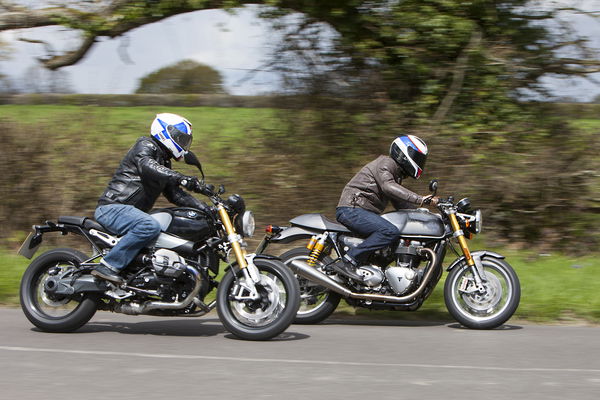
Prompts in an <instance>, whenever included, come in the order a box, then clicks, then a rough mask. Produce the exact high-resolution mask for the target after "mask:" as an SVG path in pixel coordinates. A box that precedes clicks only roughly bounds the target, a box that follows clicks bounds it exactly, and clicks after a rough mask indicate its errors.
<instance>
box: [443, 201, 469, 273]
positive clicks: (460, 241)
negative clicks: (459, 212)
mask: <svg viewBox="0 0 600 400" xmlns="http://www.w3.org/2000/svg"><path fill="white" fill-rule="evenodd" d="M448 217H449V218H450V224H451V225H452V230H453V231H454V237H456V238H457V239H458V244H460V248H461V249H462V252H463V254H464V255H465V259H466V260H467V264H469V266H471V267H472V266H474V265H475V260H473V257H472V256H471V251H470V250H469V247H468V246H467V239H465V235H464V232H463V231H462V229H460V225H459V224H458V219H456V214H454V213H452V214H448Z"/></svg>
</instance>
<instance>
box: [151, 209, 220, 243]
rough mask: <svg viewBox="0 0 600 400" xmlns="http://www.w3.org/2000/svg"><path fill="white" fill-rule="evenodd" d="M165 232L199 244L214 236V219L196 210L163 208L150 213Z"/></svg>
mask: <svg viewBox="0 0 600 400" xmlns="http://www.w3.org/2000/svg"><path fill="white" fill-rule="evenodd" d="M150 215H151V216H152V218H154V219H155V220H157V221H158V223H159V224H160V226H161V230H162V231H163V232H166V233H169V234H170V235H173V236H176V237H178V238H182V239H186V240H190V241H192V242H199V241H201V240H203V239H207V238H208V237H210V236H212V235H213V234H214V224H213V222H212V219H211V218H210V217H209V216H208V215H206V214H205V213H203V212H202V211H200V210H196V209H194V208H185V207H177V208H162V209H159V210H155V211H152V212H151V213H150Z"/></svg>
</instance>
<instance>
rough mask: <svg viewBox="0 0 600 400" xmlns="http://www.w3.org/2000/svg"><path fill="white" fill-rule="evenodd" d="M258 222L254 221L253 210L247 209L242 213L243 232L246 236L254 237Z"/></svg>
mask: <svg viewBox="0 0 600 400" xmlns="http://www.w3.org/2000/svg"><path fill="white" fill-rule="evenodd" d="M255 229H256V223H255V222H254V214H253V213H252V211H245V212H244V214H243V215H242V233H243V235H244V236H245V237H252V236H253V235H254V230H255Z"/></svg>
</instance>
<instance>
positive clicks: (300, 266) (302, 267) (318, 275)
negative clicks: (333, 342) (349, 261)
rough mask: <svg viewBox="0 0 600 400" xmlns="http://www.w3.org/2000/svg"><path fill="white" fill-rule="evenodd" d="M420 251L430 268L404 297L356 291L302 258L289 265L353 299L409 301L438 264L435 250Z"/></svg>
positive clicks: (311, 278)
mask: <svg viewBox="0 0 600 400" xmlns="http://www.w3.org/2000/svg"><path fill="white" fill-rule="evenodd" d="M420 252H421V253H427V255H428V256H429V268H428V270H427V273H426V274H425V277H424V278H423V282H421V285H420V286H419V288H418V289H417V290H415V291H414V292H412V293H411V294H409V295H408V296H402V297H400V296H387V295H381V294H371V293H354V292H352V291H351V290H349V289H347V288H345V287H344V286H342V285H340V284H339V283H337V282H336V281H334V280H333V279H331V278H330V277H328V276H327V275H326V274H324V273H322V272H320V271H319V270H317V269H316V268H314V267H311V266H310V265H308V264H307V263H306V262H305V261H302V260H293V261H292V262H290V264H289V267H290V269H291V270H292V271H293V272H294V273H296V274H298V275H300V276H301V277H303V278H305V279H308V280H309V281H311V282H314V283H317V284H319V285H321V286H323V287H325V288H327V289H329V290H332V291H334V292H336V293H339V294H341V295H342V296H344V297H350V298H351V299H362V300H376V301H388V302H392V303H406V302H408V301H411V300H414V299H415V298H416V297H417V296H418V295H420V294H421V293H422V292H423V290H425V286H426V285H427V283H428V282H429V281H430V280H431V277H432V276H433V270H434V269H435V267H436V266H437V256H436V255H435V253H434V252H433V250H431V249H428V248H426V247H423V248H421V250H420Z"/></svg>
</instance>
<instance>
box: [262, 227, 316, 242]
mask: <svg viewBox="0 0 600 400" xmlns="http://www.w3.org/2000/svg"><path fill="white" fill-rule="evenodd" d="M318 233H320V232H319V231H311V230H308V229H305V228H300V227H298V226H290V227H289V228H284V229H283V230H282V231H281V232H279V233H278V234H277V235H274V236H273V237H271V238H270V239H269V242H271V243H282V244H286V243H291V242H295V241H296V240H300V239H310V238H311V237H312V236H314V235H316V234H318Z"/></svg>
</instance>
